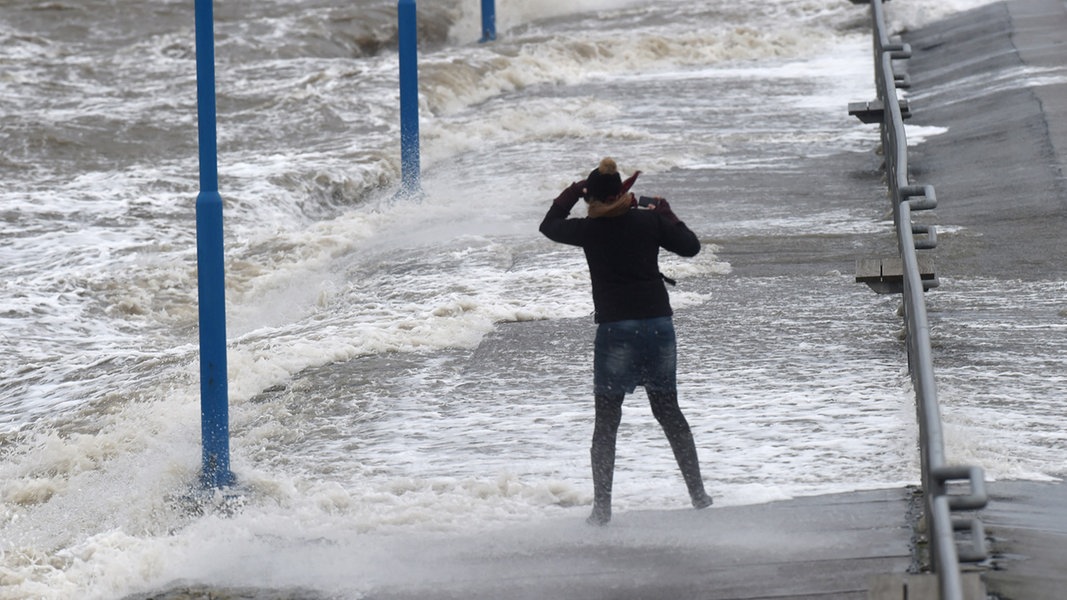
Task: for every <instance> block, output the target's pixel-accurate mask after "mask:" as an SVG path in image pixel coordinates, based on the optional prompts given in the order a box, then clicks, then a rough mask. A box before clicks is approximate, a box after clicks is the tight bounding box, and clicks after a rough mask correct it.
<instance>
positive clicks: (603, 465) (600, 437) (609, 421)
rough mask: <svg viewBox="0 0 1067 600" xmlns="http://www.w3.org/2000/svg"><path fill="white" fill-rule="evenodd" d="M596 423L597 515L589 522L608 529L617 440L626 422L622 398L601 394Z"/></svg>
mask: <svg viewBox="0 0 1067 600" xmlns="http://www.w3.org/2000/svg"><path fill="white" fill-rule="evenodd" d="M594 398H595V401H596V422H595V424H594V425H593V444H592V447H591V448H590V450H589V458H590V461H591V463H592V466H593V512H592V514H590V515H589V518H588V519H586V522H587V523H589V524H590V525H607V523H608V521H611V482H612V479H613V478H614V476H615V437H616V435H617V434H618V431H619V421H621V420H622V397H621V396H620V397H611V396H607V395H600V394H597V395H596V396H595V397H594Z"/></svg>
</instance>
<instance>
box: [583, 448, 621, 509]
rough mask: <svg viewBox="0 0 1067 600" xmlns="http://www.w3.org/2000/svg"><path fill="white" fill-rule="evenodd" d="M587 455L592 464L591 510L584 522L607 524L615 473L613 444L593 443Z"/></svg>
mask: <svg viewBox="0 0 1067 600" xmlns="http://www.w3.org/2000/svg"><path fill="white" fill-rule="evenodd" d="M589 456H590V458H591V459H592V464H593V512H592V513H591V514H590V515H589V518H588V519H586V523H589V524H590V525H607V524H608V522H609V521H611V483H612V479H613V478H614V475H615V444H611V445H608V444H593V447H592V449H591V450H590V451H589Z"/></svg>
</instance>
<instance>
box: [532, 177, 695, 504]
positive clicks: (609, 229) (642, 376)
mask: <svg viewBox="0 0 1067 600" xmlns="http://www.w3.org/2000/svg"><path fill="white" fill-rule="evenodd" d="M638 175H640V171H638V172H635V173H634V174H633V175H632V176H631V177H630V178H628V179H627V180H626V181H625V182H624V181H623V180H622V177H621V175H620V174H619V170H618V166H617V165H616V163H615V161H614V160H612V159H611V158H605V159H603V160H601V161H600V164H599V165H598V166H597V168H595V169H593V170H592V172H590V173H589V176H588V177H587V178H586V179H585V180H583V181H578V182H575V183H572V184H571V185H570V186H569V187H567V189H565V190H563V192H562V193H561V194H560V195H559V196H558V197H557V198H556V199H555V200H553V201H552V206H551V207H550V208H549V209H548V213H547V214H546V215H545V218H544V220H543V221H542V222H541V227H540V231H541V233H543V234H544V235H545V236H546V237H548V238H549V239H550V240H552V241H555V242H559V243H562V244H569V245H572V246H580V247H581V248H582V249H583V250H584V251H585V258H586V262H587V263H588V265H589V276H590V279H591V280H592V287H593V307H594V321H595V322H596V323H597V331H596V339H595V342H594V348H593V396H594V401H595V411H596V417H595V423H594V426H593V442H592V447H591V448H590V458H591V460H592V470H593V512H592V514H590V515H589V518H588V519H587V521H588V522H589V523H590V524H593V525H605V524H607V523H608V522H609V521H611V484H612V479H613V477H614V473H615V437H616V434H617V432H618V429H619V422H620V420H621V419H622V402H623V398H624V396H625V395H626V394H627V393H632V392H633V391H634V390H635V389H636V387H637V386H638V385H641V386H644V388H645V392H646V393H647V394H648V401H649V404H650V405H651V407H652V414H653V415H655V417H656V420H657V421H658V422H659V424H660V426H662V427H663V432H664V433H665V434H666V436H667V439H668V440H669V441H670V445H671V450H673V452H674V458H675V460H677V461H678V467H679V468H680V469H681V471H682V477H683V478H684V479H685V484H686V487H687V488H688V490H689V498H690V500H692V503H693V506H694V507H695V508H698V509H700V508H707V507H708V506H711V504H712V499H711V496H709V495H708V494H707V493H706V492H705V491H704V481H703V480H702V479H701V477H700V464H699V461H698V459H697V451H696V445H695V444H694V442H693V434H692V432H691V431H690V429H689V423H688V422H687V421H686V419H685V416H684V415H683V414H682V411H681V409H680V408H679V407H678V391H677V385H676V365H677V350H676V341H675V333H674V323H673V321H672V319H671V317H672V315H673V314H674V313H673V311H672V310H671V305H670V300H669V298H668V295H667V288H666V286H665V285H664V284H665V282H667V283H671V284H672V285H673V283H674V282H673V281H671V280H670V279H668V278H667V277H666V276H664V275H663V274H662V273H660V270H659V249H660V248H663V249H664V250H667V251H669V252H673V253H675V254H678V255H680V256H686V257H691V256H696V254H697V253H698V252H700V240H698V239H697V237H696V235H695V234H694V233H693V232H692V231H691V230H690V229H689V228H688V227H686V226H685V224H684V223H682V221H681V220H679V219H678V217H677V216H676V215H675V214H674V211H672V210H671V207H670V205H669V204H668V203H667V201H666V200H664V199H663V198H644V197H642V198H641V200H640V202H638V201H637V200H635V199H634V196H633V194H631V193H629V189H630V186H632V185H633V183H634V181H636V179H637V176H638ZM583 198H584V199H585V201H586V202H587V203H588V216H587V217H585V218H575V219H569V218H568V215H569V214H570V212H571V209H573V208H574V205H575V204H577V203H578V200H580V199H583Z"/></svg>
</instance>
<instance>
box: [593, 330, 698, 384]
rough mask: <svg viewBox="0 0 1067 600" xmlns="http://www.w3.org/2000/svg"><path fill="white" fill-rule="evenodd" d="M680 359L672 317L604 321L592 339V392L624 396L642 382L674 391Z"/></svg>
mask: <svg viewBox="0 0 1067 600" xmlns="http://www.w3.org/2000/svg"><path fill="white" fill-rule="evenodd" d="M677 360H678V358H677V344H676V341H675V336H674V322H673V321H672V320H671V318H670V317H657V318H654V319H640V320H632V321H614V322H612V323H601V324H600V325H599V326H598V327H597V330H596V341H595V342H594V343H593V393H595V394H598V395H611V396H621V395H623V394H629V393H632V392H633V391H634V389H635V388H637V386H639V385H641V386H644V387H645V390H648V391H674V389H675V387H676V385H677V383H676V379H675V377H676V375H675V368H676V366H677Z"/></svg>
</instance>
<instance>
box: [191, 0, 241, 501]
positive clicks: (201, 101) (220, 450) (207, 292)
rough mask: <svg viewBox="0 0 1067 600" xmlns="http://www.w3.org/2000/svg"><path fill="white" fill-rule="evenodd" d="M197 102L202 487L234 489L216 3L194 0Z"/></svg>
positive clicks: (206, 0)
mask: <svg viewBox="0 0 1067 600" xmlns="http://www.w3.org/2000/svg"><path fill="white" fill-rule="evenodd" d="M195 13H196V100H197V122H198V125H199V142H200V193H199V194H198V195H197V197H196V266H197V284H198V292H199V300H200V307H199V310H200V429H201V435H202V437H203V439H202V444H203V472H202V473H201V475H200V482H201V484H202V485H203V486H204V487H216V488H221V487H223V486H228V485H232V484H233V483H234V476H233V473H231V472H230V424H229V398H228V393H227V384H226V294H225V285H226V277H225V264H224V261H223V249H222V197H221V196H220V195H219V170H218V146H217V140H216V126H215V35H214V15H213V13H212V0H196V5H195Z"/></svg>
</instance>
